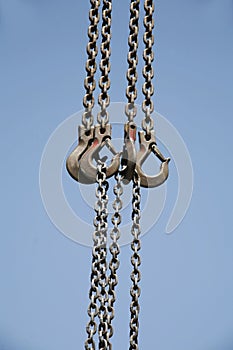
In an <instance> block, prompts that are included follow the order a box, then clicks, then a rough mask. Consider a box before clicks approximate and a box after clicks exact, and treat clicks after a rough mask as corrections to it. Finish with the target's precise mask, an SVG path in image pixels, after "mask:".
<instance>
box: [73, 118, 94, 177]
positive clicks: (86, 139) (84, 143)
mask: <svg viewBox="0 0 233 350" xmlns="http://www.w3.org/2000/svg"><path fill="white" fill-rule="evenodd" d="M78 135H79V142H78V146H77V147H76V148H75V149H74V150H73V151H72V152H71V154H70V155H69V156H68V158H67V160H66V169H67V171H68V173H69V174H70V176H71V177H72V178H73V179H74V180H76V181H79V179H78V173H79V161H80V158H81V157H82V155H83V154H84V152H85V151H86V149H87V148H88V145H89V143H90V141H91V140H92V139H93V137H94V127H91V129H90V131H87V130H85V128H84V126H83V125H80V126H79V128H78Z"/></svg>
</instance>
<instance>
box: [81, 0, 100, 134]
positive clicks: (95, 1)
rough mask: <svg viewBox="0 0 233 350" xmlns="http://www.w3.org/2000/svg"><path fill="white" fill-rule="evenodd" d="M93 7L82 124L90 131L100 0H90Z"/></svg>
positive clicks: (91, 9)
mask: <svg viewBox="0 0 233 350" xmlns="http://www.w3.org/2000/svg"><path fill="white" fill-rule="evenodd" d="M90 4H91V8H90V11H89V20H90V24H89V27H88V37H89V42H88V44H87V48H86V50H87V62H86V72H87V76H86V78H85V80H84V87H85V90H86V93H85V96H84V98H83V106H84V108H85V112H84V113H83V116H82V124H83V125H84V127H85V129H86V130H87V131H89V130H90V129H91V126H92V125H93V123H94V118H93V115H92V109H93V107H94V104H95V99H94V91H95V88H96V81H95V73H96V70H97V64H96V56H97V54H98V48H97V40H98V37H99V32H98V23H99V19H100V16H99V7H100V0H90Z"/></svg>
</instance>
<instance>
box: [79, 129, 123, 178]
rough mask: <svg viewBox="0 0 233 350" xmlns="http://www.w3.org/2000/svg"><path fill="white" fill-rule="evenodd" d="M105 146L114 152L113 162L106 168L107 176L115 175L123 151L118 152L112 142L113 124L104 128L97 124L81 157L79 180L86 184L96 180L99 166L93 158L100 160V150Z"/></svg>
mask: <svg viewBox="0 0 233 350" xmlns="http://www.w3.org/2000/svg"><path fill="white" fill-rule="evenodd" d="M104 146H107V147H108V149H109V150H110V151H111V152H112V154H113V158H112V160H111V164H110V165H109V166H108V167H107V169H106V176H107V178H109V177H111V176H113V175H114V174H115V173H116V172H117V171H118V169H119V166H120V156H121V153H117V152H116V151H115V149H114V147H113V145H112V143H111V125H110V124H107V125H105V126H104V128H102V127H101V126H100V125H96V126H95V128H94V138H93V141H92V143H91V145H90V146H89V147H88V148H87V149H86V151H85V152H84V153H83V154H82V157H81V158H80V162H79V171H78V181H79V182H81V183H84V184H91V183H95V182H96V175H97V167H96V166H95V165H94V164H93V159H96V160H99V152H100V151H101V149H102V148H103V147H104ZM106 158H107V157H104V158H103V159H102V161H106Z"/></svg>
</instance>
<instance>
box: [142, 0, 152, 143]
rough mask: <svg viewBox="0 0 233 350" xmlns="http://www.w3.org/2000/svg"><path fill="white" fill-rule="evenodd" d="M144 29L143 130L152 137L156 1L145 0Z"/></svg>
mask: <svg viewBox="0 0 233 350" xmlns="http://www.w3.org/2000/svg"><path fill="white" fill-rule="evenodd" d="M144 10H145V16H144V21H143V23H144V27H145V32H144V36H143V41H144V44H145V49H144V52H143V59H144V61H145V65H144V67H143V71H142V72H143V77H144V78H145V82H144V84H143V87H142V92H143V94H144V101H143V103H142V110H143V112H144V113H145V117H144V119H143V121H142V129H143V130H144V131H145V133H146V136H147V137H150V135H151V131H152V130H153V129H154V121H153V119H152V117H151V114H152V113H153V111H154V104H153V101H152V99H151V97H152V96H153V94H154V86H153V83H152V79H153V77H154V69H153V66H152V63H153V61H154V52H153V45H154V35H153V29H154V18H153V15H154V1H153V0H145V1H144Z"/></svg>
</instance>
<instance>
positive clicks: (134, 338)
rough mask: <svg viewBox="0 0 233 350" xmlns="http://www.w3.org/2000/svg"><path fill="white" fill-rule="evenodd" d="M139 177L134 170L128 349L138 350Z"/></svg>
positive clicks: (139, 275) (139, 277)
mask: <svg viewBox="0 0 233 350" xmlns="http://www.w3.org/2000/svg"><path fill="white" fill-rule="evenodd" d="M140 201H141V195H140V178H139V176H138V174H137V172H136V171H135V173H134V178H133V199H132V208H133V210H132V228H131V233H132V236H133V241H132V243H131V249H132V251H133V254H132V256H131V264H132V266H133V271H132V273H131V276H130V277H131V280H132V282H133V283H132V287H131V289H130V295H131V298H132V300H131V304H130V314H131V318H130V347H129V349H130V350H135V349H136V350H138V333H139V321H138V317H139V311H140V306H139V301H138V299H139V296H140V292H141V290H140V287H139V285H138V283H139V282H140V279H141V274H140V271H139V266H140V265H141V259H140V255H139V250H140V249H141V242H140V233H141V229H140Z"/></svg>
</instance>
